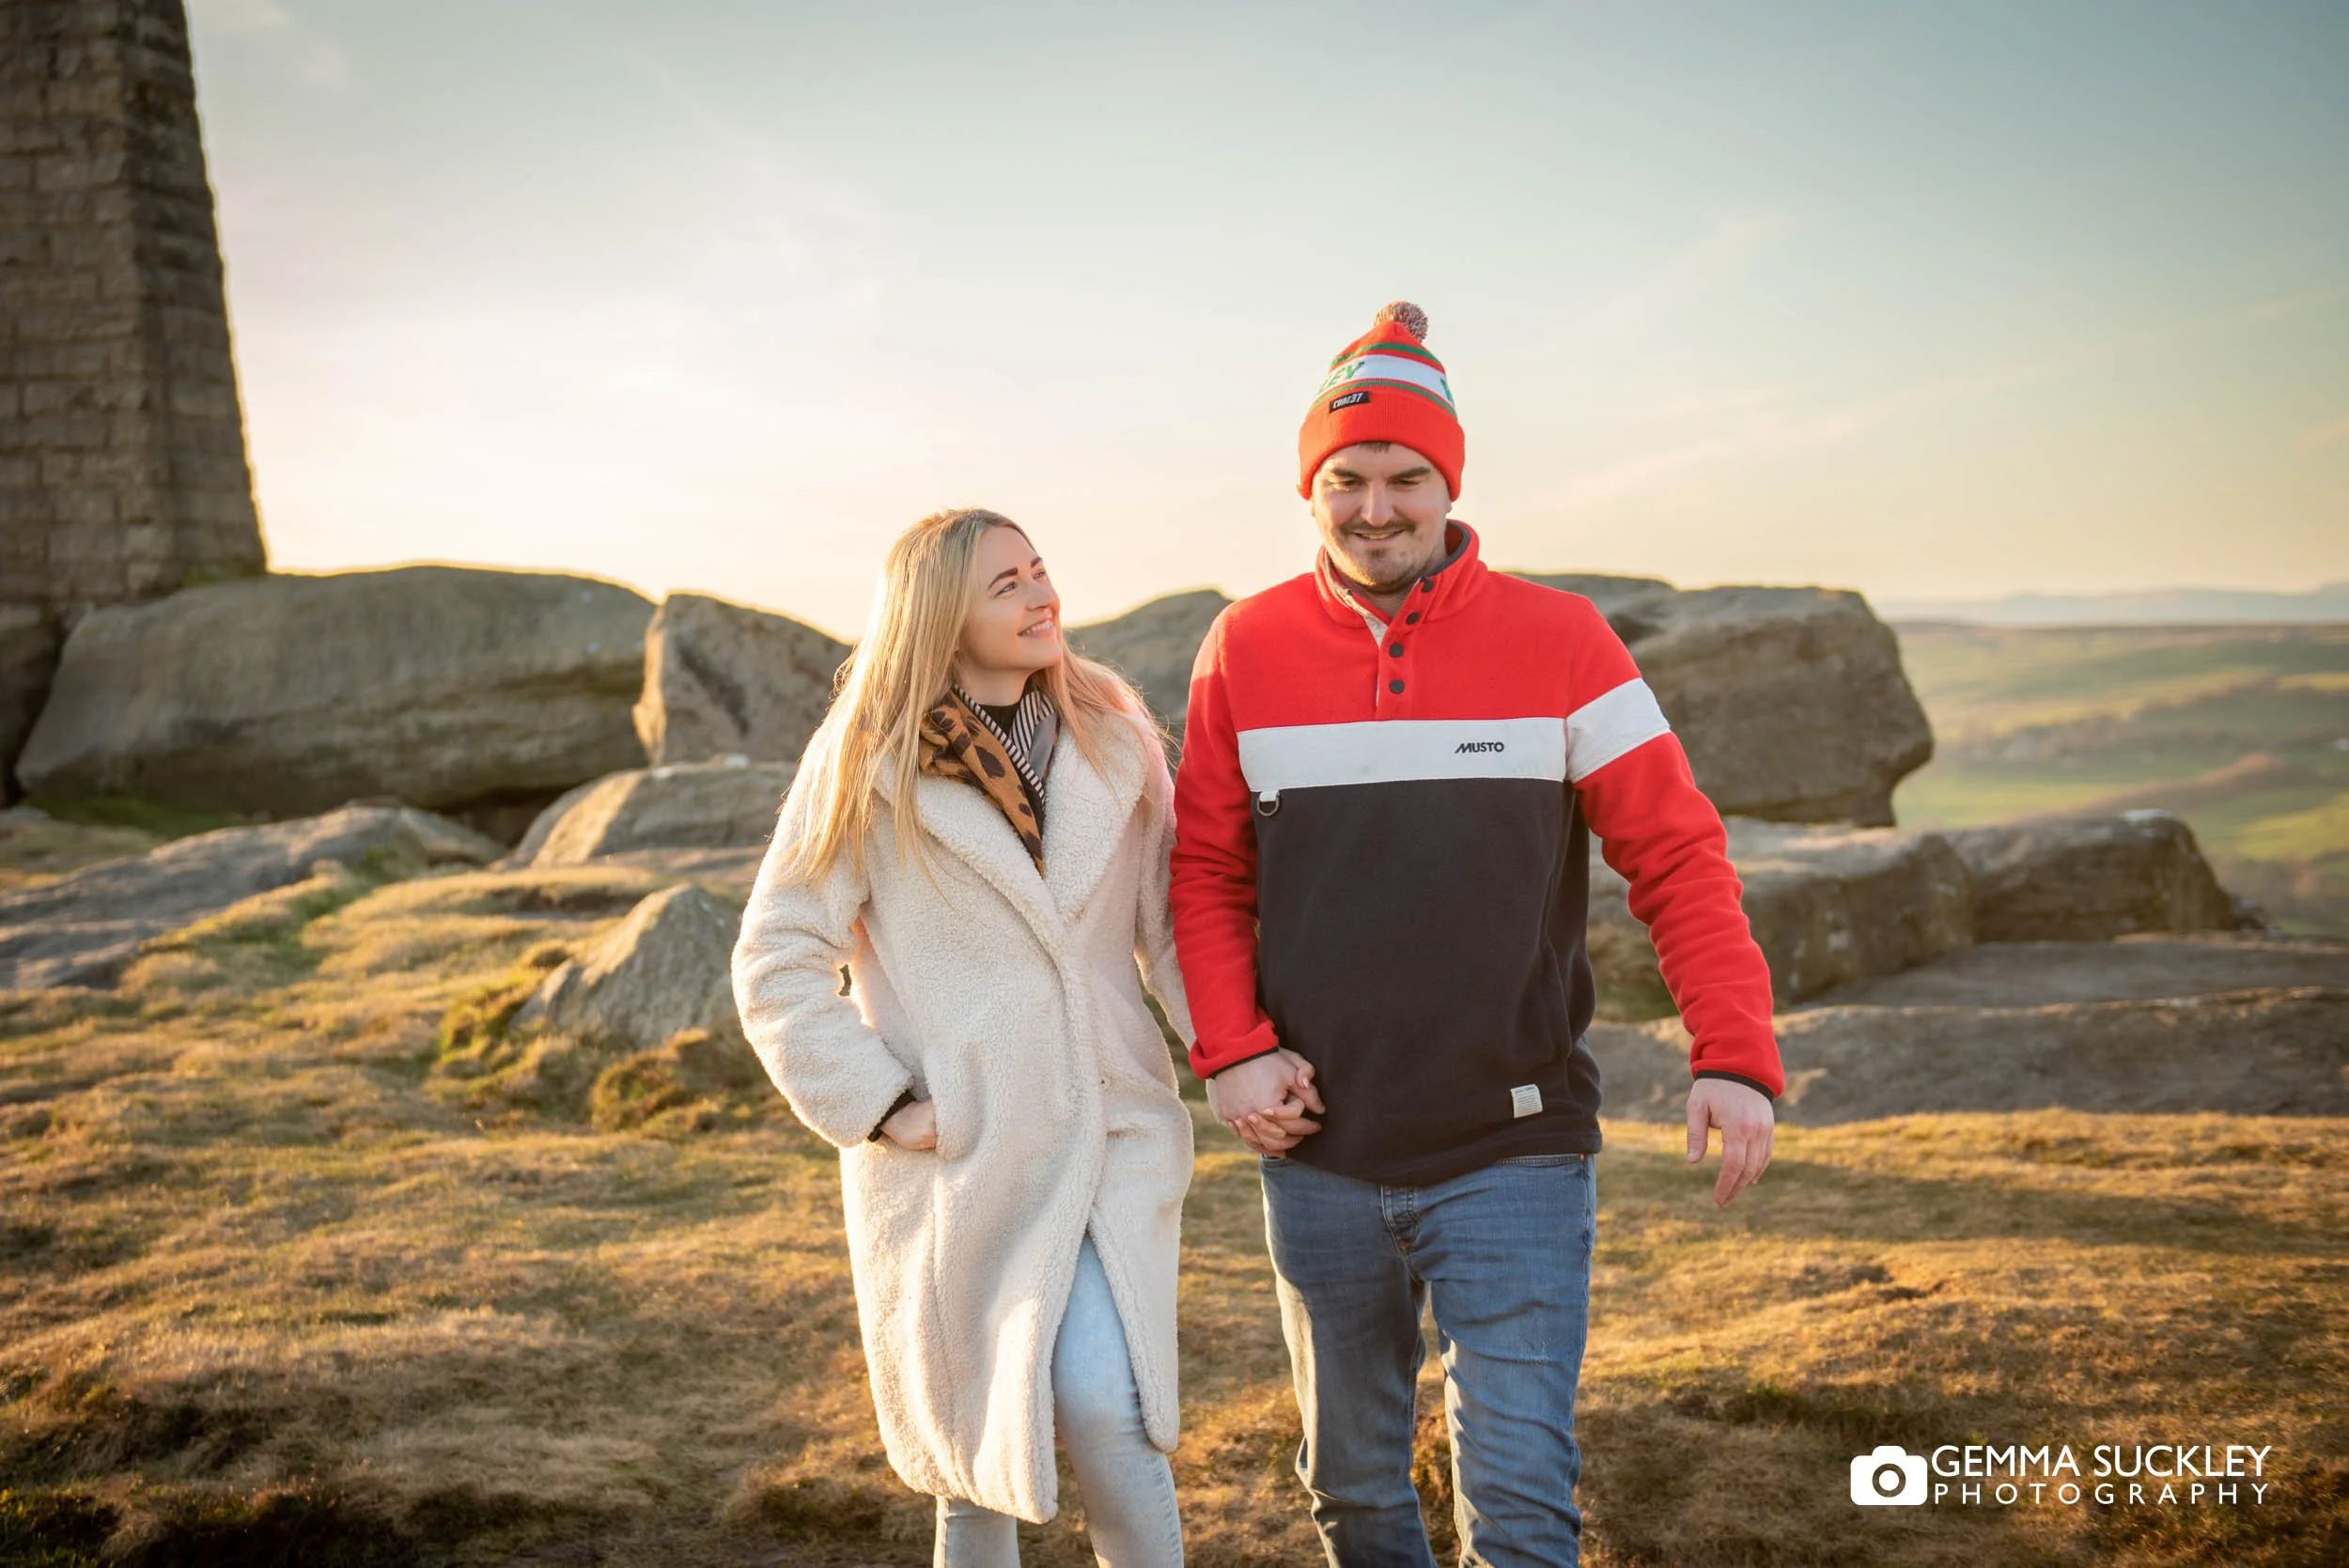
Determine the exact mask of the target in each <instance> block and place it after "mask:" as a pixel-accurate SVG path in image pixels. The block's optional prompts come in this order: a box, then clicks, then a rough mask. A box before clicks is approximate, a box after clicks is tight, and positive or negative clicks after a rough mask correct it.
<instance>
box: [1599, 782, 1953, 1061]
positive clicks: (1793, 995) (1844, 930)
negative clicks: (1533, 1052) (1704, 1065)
mask: <svg viewBox="0 0 2349 1568" xmlns="http://www.w3.org/2000/svg"><path fill="white" fill-rule="evenodd" d="M1728 827H1729V855H1730V860H1731V862H1733V863H1734V864H1735V866H1736V868H1737V875H1738V877H1739V879H1740V880H1741V881H1743V882H1744V883H1745V889H1746V892H1745V909H1746V917H1747V919H1748V921H1749V922H1750V923H1751V924H1752V927H1753V936H1754V940H1755V942H1756V943H1757V944H1759V945H1760V947H1761V949H1762V953H1763V956H1764V957H1766V959H1768V960H1769V965H1770V982H1771V988H1772V990H1773V991H1774V992H1775V994H1776V996H1777V1000H1778V1001H1779V1003H1780V1005H1781V1006H1782V1005H1784V1004H1785V1003H1787V1002H1789V1001H1800V1000H1802V999H1804V998H1806V997H1812V996H1816V995H1817V994H1818V993H1820V992H1821V991H1824V990H1827V989H1828V988H1829V987H1830V986H1842V985H1846V984H1849V983H1850V982H1852V981H1855V980H1859V979H1862V978H1864V977H1866V976H1869V975H1877V974H1890V973H1894V972H1896V971H1898V970H1906V969H1908V968H1911V967H1912V966H1914V965H1917V964H1921V963H1923V962H1925V961H1926V960H1928V959H1930V958H1933V957H1935V956H1936V955H1939V954H1943V953H1947V952H1949V951H1950V950H1952V949H1953V948H1962V947H1964V946H1966V945H1967V944H1968V942H1970V941H1971V940H1972V939H1973V916H1972V908H1971V900H1970V890H1969V887H1968V880H1967V876H1966V868H1965V865H1964V864H1963V862H1960V861H1959V859H1958V857H1957V852H1956V851H1955V850H1953V849H1952V848H1951V847H1950V846H1949V845H1948V843H1947V842H1946V841H1944V840H1943V839H1942V838H1941V837H1940V835H1938V834H1936V833H1921V832H1905V831H1900V830H1898V829H1892V828H1832V827H1815V826H1799V825H1786V824H1779V823H1769V822H1755V821H1751V820H1750V819H1747V818H1743V817H1733V818H1731V819H1730V820H1729V823H1728ZM1627 892H1628V890H1627V889H1626V886H1625V883H1624V880H1623V878H1622V877H1618V876H1616V875H1615V874H1614V872H1613V871H1611V870H1610V869H1609V868H1608V866H1607V865H1606V863H1605V862H1603V861H1602V860H1600V859H1599V857H1598V855H1597V854H1596V853H1594V854H1593V856H1592V859H1591V931H1592V940H1591V956H1592V964H1593V967H1594V969H1595V970H1596V971H1597V978H1598V985H1599V996H1600V1000H1601V1002H1602V1004H1605V1005H1607V1006H1608V1008H1609V1011H1610V1013H1613V1014H1616V1015H1617V1016H1626V1015H1629V1016H1638V1015H1640V1014H1651V1013H1660V1012H1664V1011H1667V1010H1668V1009H1669V1007H1670V1005H1671V1004H1670V999H1669V997H1668V996H1667V995H1666V994H1665V992H1664V989H1663V983H1662V981H1661V979H1660V978H1659V977H1658V976H1657V970H1656V950H1655V948H1654V947H1653V946H1652V945H1651V944H1650V943H1649V941H1648V939H1647V933H1646V930H1645V928H1644V927H1642V926H1641V924H1639V922H1637V921H1636V920H1634V919H1633V918H1632V916H1631V910H1630V908H1629V905H1628V902H1627V896H1626V895H1627Z"/></svg>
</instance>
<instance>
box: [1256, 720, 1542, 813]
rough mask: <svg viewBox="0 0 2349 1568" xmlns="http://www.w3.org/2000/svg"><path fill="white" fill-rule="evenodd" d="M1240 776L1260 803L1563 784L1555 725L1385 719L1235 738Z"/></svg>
mask: <svg viewBox="0 0 2349 1568" xmlns="http://www.w3.org/2000/svg"><path fill="white" fill-rule="evenodd" d="M1239 769H1240V772H1241V773H1242V774H1244V775H1245V776H1246V777H1247V780H1248V787H1249V788H1250V789H1251V790H1252V791H1253V792H1254V793H1256V794H1258V795H1277V794H1279V793H1280V792H1281V791H1282V790H1284V789H1315V788H1319V787H1322V786H1324V785H1329V784H1397V783H1401V782H1402V781H1404V780H1408V779H1554V780H1557V781H1559V782H1561V783H1563V782H1564V780H1565V777H1566V726H1565V723H1564V722H1563V720H1559V719H1387V720H1370V721H1366V722H1361V723H1353V724H1290V725H1284V726H1282V727H1279V728H1274V729H1258V730H1242V731H1240V732H1239Z"/></svg>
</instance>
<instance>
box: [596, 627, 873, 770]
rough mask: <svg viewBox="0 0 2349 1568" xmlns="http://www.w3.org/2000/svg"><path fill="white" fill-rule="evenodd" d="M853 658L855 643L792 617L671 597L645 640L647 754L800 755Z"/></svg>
mask: <svg viewBox="0 0 2349 1568" xmlns="http://www.w3.org/2000/svg"><path fill="white" fill-rule="evenodd" d="M847 658H848V644H845V643H840V642H835V641H834V640H833V639H832V638H830V637H827V636H826V635H824V633H822V632H820V631H818V630H817V629H815V628H814V627H812V626H803V625H801V623H800V622H798V621H795V620H792V619H791V618H790V617H788V616H786V615H777V614H773V613H770V612H768V611H764V610H753V609H751V608H749V607H748V606H745V605H739V604H729V603H727V602H726V601H725V600H724V599H721V598H710V597H708V595H706V594H671V595H670V596H669V597H668V598H665V599H663V600H661V611H660V613H658V614H656V615H655V616H654V617H653V622H652V627H651V629H650V630H649V632H648V633H647V634H646V640H645V679H644V692H643V695H642V696H641V697H640V698H639V699H638V701H637V704H636V710H635V718H636V734H637V737H638V738H639V739H640V740H641V741H642V742H643V744H644V750H645V755H646V757H647V758H649V759H650V760H651V761H652V762H654V763H656V764H668V763H678V762H705V761H708V759H709V758H711V757H718V756H726V755H730V754H731V755H738V756H746V757H754V758H758V759H761V760H765V761H774V762H797V761H799V760H800V753H802V752H804V751H806V750H807V741H808V737H810V736H812V735H814V734H815V733H816V726H817V725H818V724H820V723H822V722H823V720H824V713H825V710H826V709H828V708H829V707H830V706H832V675H833V674H834V673H835V672H836V671H837V670H838V669H839V668H840V665H841V661H842V660H846V659H847Z"/></svg>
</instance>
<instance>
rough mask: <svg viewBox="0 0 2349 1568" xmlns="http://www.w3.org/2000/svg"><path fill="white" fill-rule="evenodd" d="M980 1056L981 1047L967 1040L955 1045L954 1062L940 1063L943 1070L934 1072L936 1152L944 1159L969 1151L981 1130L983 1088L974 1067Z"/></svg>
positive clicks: (932, 1108) (932, 1106) (932, 1101)
mask: <svg viewBox="0 0 2349 1568" xmlns="http://www.w3.org/2000/svg"><path fill="white" fill-rule="evenodd" d="M977 1056H978V1048H977V1047H976V1046H974V1045H972V1044H970V1043H969V1042H965V1043H963V1044H961V1045H958V1046H957V1047H956V1048H955V1056H954V1061H953V1063H952V1064H951V1065H948V1064H946V1063H940V1064H939V1067H940V1069H941V1070H938V1071H934V1072H932V1073H931V1074H930V1078H929V1090H930V1114H931V1117H932V1118H933V1119H934V1120H935V1121H936V1123H937V1126H938V1145H937V1147H936V1149H935V1150H933V1151H932V1152H933V1153H934V1154H936V1156H937V1157H939V1158H940V1159H941V1160H952V1159H959V1158H961V1157H963V1156H964V1155H966V1154H968V1153H969V1152H970V1150H971V1142H972V1138H973V1137H974V1136H976V1134H977V1132H978V1126H977V1124H978V1122H979V1120H980V1116H979V1094H980V1093H981V1090H980V1085H979V1084H978V1082H977V1081H976V1074H975V1073H973V1072H972V1071H971V1070H970V1068H971V1067H972V1064H973V1063H975V1062H976V1061H977Z"/></svg>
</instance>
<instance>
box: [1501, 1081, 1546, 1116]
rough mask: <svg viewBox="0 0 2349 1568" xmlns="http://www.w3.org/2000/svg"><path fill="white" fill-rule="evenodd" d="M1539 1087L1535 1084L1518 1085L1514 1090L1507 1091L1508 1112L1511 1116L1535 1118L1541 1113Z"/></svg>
mask: <svg viewBox="0 0 2349 1568" xmlns="http://www.w3.org/2000/svg"><path fill="white" fill-rule="evenodd" d="M1541 1109H1542V1090H1541V1085H1539V1084H1537V1083H1520V1084H1518V1085H1517V1087H1516V1088H1515V1089H1512V1090H1510V1091H1509V1110H1510V1112H1511V1113H1512V1114H1513V1115H1517V1116H1535V1115H1539V1114H1540V1113H1541Z"/></svg>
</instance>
